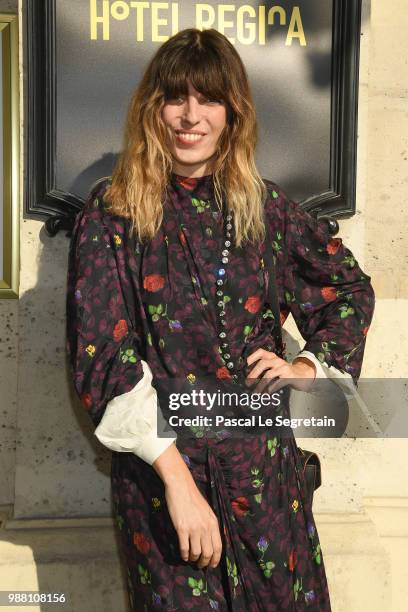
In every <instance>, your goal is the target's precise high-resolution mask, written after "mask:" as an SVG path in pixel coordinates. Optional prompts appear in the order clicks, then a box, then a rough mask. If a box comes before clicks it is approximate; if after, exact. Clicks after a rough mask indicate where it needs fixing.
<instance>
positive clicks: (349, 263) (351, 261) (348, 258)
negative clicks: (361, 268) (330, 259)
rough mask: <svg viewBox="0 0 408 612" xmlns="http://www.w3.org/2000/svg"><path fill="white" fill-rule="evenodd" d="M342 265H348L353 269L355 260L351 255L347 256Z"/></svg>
mask: <svg viewBox="0 0 408 612" xmlns="http://www.w3.org/2000/svg"><path fill="white" fill-rule="evenodd" d="M342 263H346V264H348V265H349V267H350V268H354V266H355V263H356V260H355V259H354V257H353V256H352V255H347V257H345V258H344V259H343V261H342Z"/></svg>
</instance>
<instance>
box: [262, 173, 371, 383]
mask: <svg viewBox="0 0 408 612" xmlns="http://www.w3.org/2000/svg"><path fill="white" fill-rule="evenodd" d="M271 197H272V198H273V199H275V203H276V205H277V207H278V210H279V211H280V212H279V214H280V216H281V220H282V221H283V227H282V231H281V236H280V239H281V240H280V242H278V241H276V240H275V241H273V242H274V243H275V245H273V246H275V248H276V246H278V248H277V257H280V258H281V260H280V265H281V266H282V268H283V272H282V278H283V286H281V287H280V300H281V308H282V310H283V311H285V310H286V312H291V313H292V315H293V317H294V319H295V322H296V325H297V327H298V329H299V331H300V333H301V335H302V337H303V339H304V340H306V344H305V346H304V347H303V351H307V352H309V353H312V354H313V355H315V357H316V358H317V359H318V360H319V362H320V363H321V364H322V365H323V369H322V370H321V372H323V373H324V374H325V375H328V370H327V368H328V369H329V370H330V369H332V370H333V369H335V370H336V372H335V373H334V374H335V376H337V375H338V374H339V373H341V374H343V375H344V376H347V375H349V376H350V377H351V378H352V380H353V382H354V384H355V385H356V386H357V384H358V378H359V376H360V372H361V367H362V362H363V355H364V349H365V342H366V335H367V332H368V329H369V327H370V324H371V320H372V317H373V313H374V304H375V295H374V290H373V287H372V285H371V282H370V281H371V278H370V276H368V275H367V274H365V273H364V272H363V270H362V269H361V268H360V267H359V265H358V263H357V261H356V259H355V257H354V255H353V253H352V252H351V251H350V249H348V248H347V247H346V246H345V245H344V244H343V241H342V238H340V237H332V236H331V235H330V233H329V231H328V228H327V225H326V224H324V223H322V222H319V221H318V220H317V219H315V217H314V216H312V215H311V214H310V213H308V212H307V211H305V210H303V209H302V207H301V206H300V205H299V204H298V203H297V202H294V201H291V200H290V199H289V198H288V197H287V196H286V194H285V193H284V191H283V190H282V189H281V188H280V187H278V186H277V185H276V184H275V187H274V189H272V193H271ZM305 356H307V354H306V355H305Z"/></svg>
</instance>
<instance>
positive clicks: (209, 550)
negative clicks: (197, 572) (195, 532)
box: [197, 530, 213, 569]
mask: <svg viewBox="0 0 408 612" xmlns="http://www.w3.org/2000/svg"><path fill="white" fill-rule="evenodd" d="M212 554H213V547H212V540H211V534H210V532H209V531H208V530H207V531H206V532H204V533H203V534H202V536H201V555H200V558H199V560H198V563H197V566H198V567H199V568H200V569H201V568H203V567H205V566H206V565H208V564H209V562H210V559H211V557H212Z"/></svg>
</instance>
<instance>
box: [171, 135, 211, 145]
mask: <svg viewBox="0 0 408 612" xmlns="http://www.w3.org/2000/svg"><path fill="white" fill-rule="evenodd" d="M204 136H205V134H189V133H188V132H178V133H176V139H177V140H178V141H179V142H181V143H183V144H195V143H196V142H199V141H201V140H202V139H203V138H204Z"/></svg>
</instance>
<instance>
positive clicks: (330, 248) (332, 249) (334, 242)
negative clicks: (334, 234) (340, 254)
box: [326, 238, 342, 255]
mask: <svg viewBox="0 0 408 612" xmlns="http://www.w3.org/2000/svg"><path fill="white" fill-rule="evenodd" d="M341 243H342V239H341V238H330V240H329V242H328V243H327V247H326V251H327V252H328V254H329V255H334V254H335V253H337V251H338V250H339V247H340V245H341Z"/></svg>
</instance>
